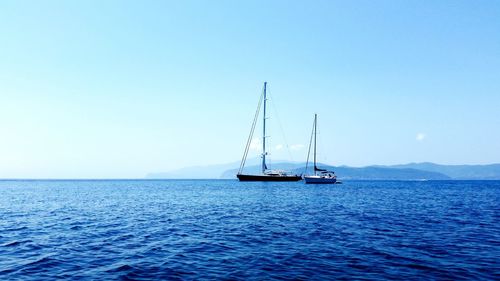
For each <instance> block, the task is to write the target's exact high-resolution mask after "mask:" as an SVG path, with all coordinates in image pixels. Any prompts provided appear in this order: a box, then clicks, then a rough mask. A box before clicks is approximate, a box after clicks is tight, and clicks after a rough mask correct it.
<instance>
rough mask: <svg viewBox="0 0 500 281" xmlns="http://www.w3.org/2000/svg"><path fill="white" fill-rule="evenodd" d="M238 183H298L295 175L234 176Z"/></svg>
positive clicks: (299, 178) (297, 177)
mask: <svg viewBox="0 0 500 281" xmlns="http://www.w3.org/2000/svg"><path fill="white" fill-rule="evenodd" d="M236 177H238V179H239V180H240V181H299V180H301V179H302V178H301V177H300V176H297V175H242V174H240V175H236Z"/></svg>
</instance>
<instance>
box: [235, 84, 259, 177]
mask: <svg viewBox="0 0 500 281" xmlns="http://www.w3.org/2000/svg"><path fill="white" fill-rule="evenodd" d="M263 97H264V91H262V94H261V95H260V98H259V103H258V104H257V110H256V111H255V116H254V118H253V123H252V128H251V129H250V134H249V135H248V140H247V144H246V146H245V152H244V153H243V158H242V159H241V164H240V169H239V170H238V174H241V172H242V171H243V168H244V167H245V162H246V161H247V156H248V150H249V149H250V144H251V142H252V137H253V133H254V131H255V125H256V124H257V118H259V112H260V106H261V104H262V98H263Z"/></svg>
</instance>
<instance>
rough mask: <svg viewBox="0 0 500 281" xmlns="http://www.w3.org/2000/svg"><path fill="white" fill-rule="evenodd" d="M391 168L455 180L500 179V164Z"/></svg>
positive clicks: (399, 166)
mask: <svg viewBox="0 0 500 281" xmlns="http://www.w3.org/2000/svg"><path fill="white" fill-rule="evenodd" d="M390 167H391V168H411V169H418V170H422V171H430V172H437V173H441V174H445V175H447V176H449V177H450V178H453V179H492V180H493V179H500V164H490V165H439V164H434V163H429V162H424V163H410V164H405V165H394V166H390Z"/></svg>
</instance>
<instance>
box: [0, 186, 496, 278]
mask: <svg viewBox="0 0 500 281" xmlns="http://www.w3.org/2000/svg"><path fill="white" fill-rule="evenodd" d="M499 202H500V182H498V181H470V182H467V181H456V182H453V181H428V182H381V181H377V182H345V183H344V184H342V185H333V186H325V185H322V186H315V185H307V186H306V185H305V184H304V183H302V182H299V183H239V182H237V181H233V180H206V181H195V180H193V181H189V180H185V181H180V180H179V181H175V180H167V181H125V180H123V181H118V180H117V181H114V180H108V181H0V279H1V280H15V279H21V280H45V279H46V280H53V279H55V278H67V279H79V280H80V279H93V280H96V279H100V280H102V279H142V280H144V279H316V280H324V279H343V278H344V279H345V278H356V279H389V278H397V279H406V280H408V279H424V280H426V279H454V280H460V279H464V280H465V279H484V280H493V279H497V280H498V279H499V278H500V203H499Z"/></svg>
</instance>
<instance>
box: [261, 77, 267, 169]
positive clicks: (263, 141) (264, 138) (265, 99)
mask: <svg viewBox="0 0 500 281" xmlns="http://www.w3.org/2000/svg"><path fill="white" fill-rule="evenodd" d="M266 88H267V82H264V114H263V115H264V117H263V120H262V124H263V126H262V127H263V131H262V174H264V173H265V172H266V169H267V167H266V102H267V97H266Z"/></svg>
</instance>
